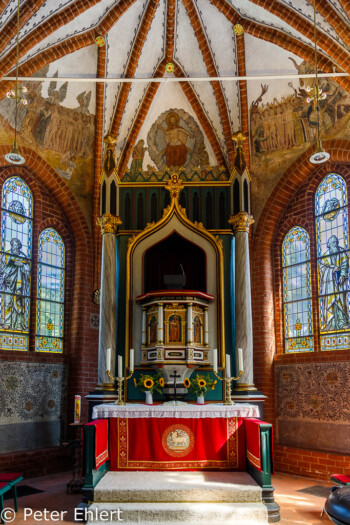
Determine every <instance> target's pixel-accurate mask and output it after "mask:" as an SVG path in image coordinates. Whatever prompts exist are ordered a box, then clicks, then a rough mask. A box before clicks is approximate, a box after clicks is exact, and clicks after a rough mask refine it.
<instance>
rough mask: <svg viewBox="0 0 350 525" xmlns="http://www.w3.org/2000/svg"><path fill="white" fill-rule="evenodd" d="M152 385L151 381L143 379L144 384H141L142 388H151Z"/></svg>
mask: <svg viewBox="0 0 350 525" xmlns="http://www.w3.org/2000/svg"><path fill="white" fill-rule="evenodd" d="M153 385H154V381H153V379H145V380H144V382H143V386H144V387H145V388H152V387H153Z"/></svg>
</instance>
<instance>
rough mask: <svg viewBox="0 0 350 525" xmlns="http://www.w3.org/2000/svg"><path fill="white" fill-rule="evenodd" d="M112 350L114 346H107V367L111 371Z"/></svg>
mask: <svg viewBox="0 0 350 525" xmlns="http://www.w3.org/2000/svg"><path fill="white" fill-rule="evenodd" d="M111 351H112V348H107V350H106V368H107V370H109V371H111Z"/></svg>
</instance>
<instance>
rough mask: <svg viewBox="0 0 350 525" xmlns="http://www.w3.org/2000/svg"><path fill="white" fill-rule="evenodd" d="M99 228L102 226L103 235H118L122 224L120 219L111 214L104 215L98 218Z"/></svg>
mask: <svg viewBox="0 0 350 525" xmlns="http://www.w3.org/2000/svg"><path fill="white" fill-rule="evenodd" d="M96 224H97V226H101V233H102V235H103V234H104V233H114V235H115V234H116V233H117V230H118V226H120V225H121V224H122V220H121V218H120V217H116V216H115V215H112V214H111V213H104V214H103V215H101V216H100V217H97V221H96Z"/></svg>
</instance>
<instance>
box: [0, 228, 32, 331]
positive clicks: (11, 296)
mask: <svg viewBox="0 0 350 525" xmlns="http://www.w3.org/2000/svg"><path fill="white" fill-rule="evenodd" d="M10 244H11V250H9V251H7V252H6V254H5V263H4V265H3V267H2V268H1V270H0V277H1V283H2V287H1V288H2V292H3V308H4V309H3V318H2V328H3V329H4V330H25V329H26V328H28V327H26V326H25V318H24V317H25V300H26V299H25V297H28V295H29V285H30V262H29V261H28V259H27V257H26V255H25V254H24V253H23V252H22V243H21V241H20V240H19V239H16V238H14V239H12V240H11V242H10Z"/></svg>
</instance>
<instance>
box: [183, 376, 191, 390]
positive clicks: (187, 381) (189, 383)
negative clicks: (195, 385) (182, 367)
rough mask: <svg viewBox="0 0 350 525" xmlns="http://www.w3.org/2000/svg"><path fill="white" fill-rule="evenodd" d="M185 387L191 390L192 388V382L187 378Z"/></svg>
mask: <svg viewBox="0 0 350 525" xmlns="http://www.w3.org/2000/svg"><path fill="white" fill-rule="evenodd" d="M184 386H185V388H190V386H191V381H190V380H189V379H188V378H187V377H186V378H185V379H184Z"/></svg>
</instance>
